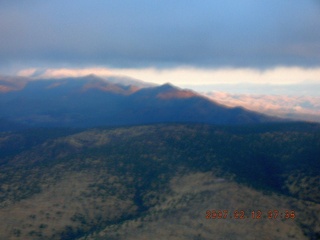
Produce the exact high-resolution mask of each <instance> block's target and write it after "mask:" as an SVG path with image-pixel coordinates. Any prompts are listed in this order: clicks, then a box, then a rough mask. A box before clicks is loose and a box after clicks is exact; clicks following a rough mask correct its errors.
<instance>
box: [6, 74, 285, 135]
mask: <svg viewBox="0 0 320 240" xmlns="http://www.w3.org/2000/svg"><path fill="white" fill-rule="evenodd" d="M111 80H112V79H111ZM111 80H110V81H106V80H103V79H101V78H98V77H95V76H93V75H90V76H87V77H82V78H76V79H55V80H33V81H28V80H26V79H22V80H21V79H20V80H19V81H18V80H16V81H13V80H12V79H11V78H9V79H3V80H1V82H0V86H1V89H5V90H4V91H1V92H0V110H1V113H0V119H1V121H5V122H6V123H7V124H6V125H3V126H2V127H1V130H14V129H15V128H14V126H15V125H19V126H31V127H96V126H119V125H133V124H149V123H161V122H162V123H164V122H184V123H187V122H189V123H210V124H246V123H261V122H272V121H280V120H279V119H277V118H274V117H270V116H267V115H263V114H260V113H257V112H252V111H249V110H246V109H244V108H241V107H235V108H229V107H226V106H223V105H221V104H218V103H216V102H213V101H211V100H209V99H208V98H205V97H203V96H201V95H199V94H197V93H195V92H192V91H189V90H182V89H179V88H177V87H174V86H172V85H170V84H164V85H162V86H156V87H150V86H149V85H143V84H142V83H140V85H139V84H138V85H139V86H137V85H134V84H137V82H132V84H131V85H123V84H117V83H115V81H116V80H115V79H113V80H112V81H111ZM125 83H126V84H129V83H130V82H129V81H126V82H125ZM147 86H148V87H147ZM8 123H11V124H8ZM2 128H3V129H2Z"/></svg>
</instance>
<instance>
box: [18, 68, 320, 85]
mask: <svg viewBox="0 0 320 240" xmlns="http://www.w3.org/2000/svg"><path fill="white" fill-rule="evenodd" d="M35 72H36V69H34V68H32V69H24V70H21V71H19V72H18V75H20V76H27V75H28V74H29V76H31V75H32V74H34V73H35ZM89 74H96V75H98V76H111V75H122V76H129V77H132V78H135V79H140V80H142V81H147V82H153V83H157V84H163V83H166V82H170V83H172V84H175V85H178V86H183V85H189V86H197V85H214V84H239V83H253V84H273V85H280V84H281V85H283V84H296V83H302V82H303V83H320V68H301V67H278V68H272V69H266V70H264V71H261V70H257V69H251V68H220V69H204V68H190V67H180V68H167V69H156V68H104V67H95V68H51V69H45V70H44V71H43V73H42V74H40V75H39V77H42V78H51V77H79V76H85V75H89Z"/></svg>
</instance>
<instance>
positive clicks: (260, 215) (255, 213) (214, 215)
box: [205, 209, 296, 220]
mask: <svg viewBox="0 0 320 240" xmlns="http://www.w3.org/2000/svg"><path fill="white" fill-rule="evenodd" d="M295 217H296V213H295V211H294V210H283V211H280V210H276V209H273V210H267V211H261V210H249V211H245V210H233V211H229V210H219V209H218V210H217V209H214V210H207V211H206V215H205V218H206V219H237V220H238V219H239V220H244V219H256V220H259V219H270V220H271V219H274V220H275V219H295Z"/></svg>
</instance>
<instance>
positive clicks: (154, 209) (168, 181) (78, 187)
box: [0, 123, 320, 240]
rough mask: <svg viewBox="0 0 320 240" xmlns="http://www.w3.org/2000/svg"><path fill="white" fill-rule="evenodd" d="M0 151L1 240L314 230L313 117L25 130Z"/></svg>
mask: <svg viewBox="0 0 320 240" xmlns="http://www.w3.org/2000/svg"><path fill="white" fill-rule="evenodd" d="M0 148H1V150H2V151H1V156H0V159H1V162H0V165H1V168H0V183H1V185H0V186H1V188H0V221H1V223H2V224H1V226H0V238H1V239H26V240H27V239H33V240H37V239H79V240H80V239H100V240H104V239H108V240H110V239H177V240H178V239H179V240H180V239H183V240H188V239H190V240H191V239H198V240H206V239H213V238H214V239H257V238H262V239H319V237H320V224H319V223H320V219H319V216H320V195H319V193H320V191H319V190H320V189H319V180H320V178H319V171H320V161H319V156H320V152H319V151H320V127H319V125H317V124H308V123H273V124H270V123H268V124H267V123H266V124H258V125H246V126H218V125H205V124H156V125H142V126H131V127H117V128H94V129H87V130H76V129H59V130H58V129H33V130H32V129H30V130H24V131H16V132H2V133H0ZM213 236H214V237H213Z"/></svg>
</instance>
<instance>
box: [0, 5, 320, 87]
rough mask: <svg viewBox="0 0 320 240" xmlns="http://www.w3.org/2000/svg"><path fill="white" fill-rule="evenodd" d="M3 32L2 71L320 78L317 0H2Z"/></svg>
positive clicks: (198, 81) (189, 80) (152, 78)
mask: <svg viewBox="0 0 320 240" xmlns="http://www.w3.org/2000/svg"><path fill="white" fill-rule="evenodd" d="M0 35H1V38H0V39H1V40H0V72H1V73H2V74H25V75H26V73H31V74H32V73H34V72H35V71H38V72H39V69H40V70H41V71H42V72H45V71H46V70H48V69H49V70H51V72H54V71H53V70H55V71H60V72H61V70H70V69H71V70H73V71H74V72H77V71H82V70H83V69H88V71H91V70H92V71H94V69H96V70H97V69H100V72H99V71H97V74H99V73H101V72H103V71H104V72H106V71H109V72H111V73H114V74H121V75H129V76H131V77H134V78H139V79H141V80H145V81H149V82H157V83H163V82H168V81H171V82H173V83H174V84H178V85H180V86H191V87H192V86H198V87H199V86H203V85H205V86H208V85H217V84H224V83H226V84H230V83H233V84H243V83H246V82H248V83H250V84H298V85H299V84H300V85H301V84H320V76H319V75H318V73H319V69H320V1H318V0H281V1H275V0H259V1H257V0H216V1H212V0H210V1H208V0H201V1H199V0H194V1H187V0H184V1H182V0H177V1H167V0H161V1H160V0H158V1H156V0H154V1H152V0H149V1H144V0H141V1H132V0H131V1H129V0H125V1H118V0H117V1H108V0H105V1H102V0H69V1H62V0H55V1H43V0H41V1H40V0H28V1H26V0H21V1H17V0H13V1H2V0H0ZM297 69H298V70H299V71H298V72H299V74H298V75H299V76H301V77H300V78H297V74H296V73H297ZM102 70H103V71H102ZM65 72H66V71H65ZM69 72H70V71H69ZM93 73H95V72H93ZM221 73H226V75H221ZM238 73H241V74H240V76H241V77H240V78H238V77H237V76H239V75H237V74H238ZM270 73H272V74H270ZM179 74H180V75H179ZM197 74H198V75H197ZM246 74H247V75H246ZM268 74H269V75H268ZM276 74H278V75H276ZM196 76H202V77H196ZM254 76H256V77H255V78H254ZM305 76H307V77H305ZM160 77H162V78H160ZM230 78H232V79H233V80H232V81H231V80H230ZM195 88H196V87H195ZM230 89H231V88H230ZM297 91H298V87H297Z"/></svg>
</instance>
